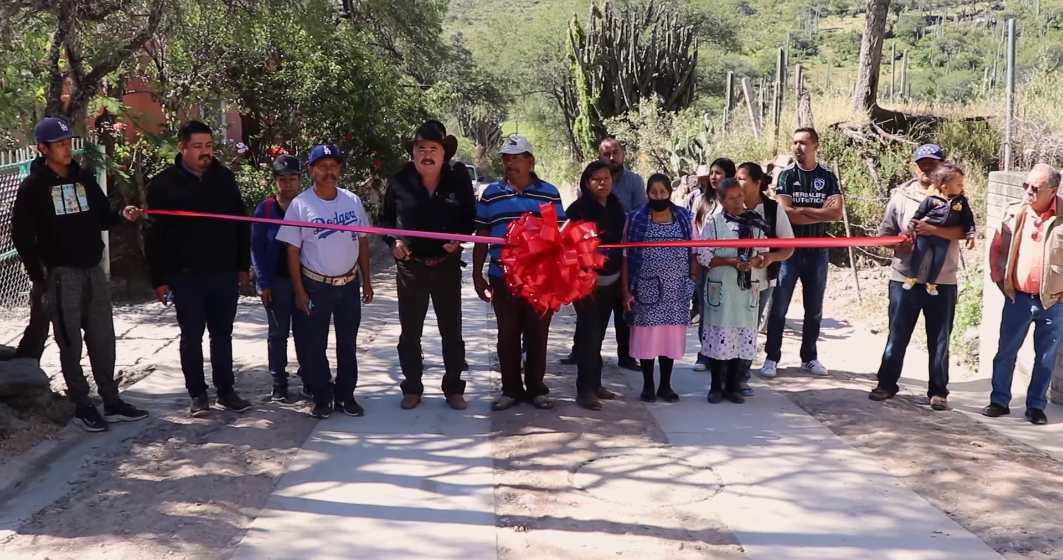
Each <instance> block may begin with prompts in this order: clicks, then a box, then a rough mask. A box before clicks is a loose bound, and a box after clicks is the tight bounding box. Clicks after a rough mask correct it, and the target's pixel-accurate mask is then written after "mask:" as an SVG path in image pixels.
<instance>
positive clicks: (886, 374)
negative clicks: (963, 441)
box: [878, 281, 959, 397]
mask: <svg viewBox="0 0 1063 560" xmlns="http://www.w3.org/2000/svg"><path fill="white" fill-rule="evenodd" d="M958 293H959V290H958V289H957V287H956V285H955V284H947V285H943V286H938V295H936V296H932V295H930V294H928V293H927V292H926V284H916V285H915V286H912V289H911V290H905V289H904V284H903V283H901V282H897V281H890V307H889V319H890V325H889V328H890V334H889V338H887V339H886V349H885V350H884V351H883V352H882V364H881V365H879V368H878V388H879V389H885V390H886V391H889V392H891V393H896V392H897V391H899V390H900V387H899V386H898V385H897V383H898V382H899V381H900V379H901V370H902V369H903V368H904V354H905V352H907V351H908V343H909V342H911V340H912V332H914V331H915V323H916V321H918V320H919V314H920V313H922V314H923V318H924V319H926V345H927V353H928V354H929V355H930V364H929V370H930V385H929V389H928V390H927V396H928V397H947V396H949V389H948V385H949V337H950V336H952V320H953V318H954V317H955V315H956V298H957V294H958Z"/></svg>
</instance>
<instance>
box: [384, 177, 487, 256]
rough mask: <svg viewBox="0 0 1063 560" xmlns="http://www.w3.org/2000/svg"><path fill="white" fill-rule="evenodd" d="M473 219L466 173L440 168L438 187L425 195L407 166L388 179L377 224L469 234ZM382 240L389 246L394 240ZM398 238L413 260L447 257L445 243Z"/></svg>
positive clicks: (472, 197) (472, 200) (473, 195)
mask: <svg viewBox="0 0 1063 560" xmlns="http://www.w3.org/2000/svg"><path fill="white" fill-rule="evenodd" d="M475 220H476V193H475V192H474V191H473V188H472V181H471V180H470V179H469V175H468V174H467V173H465V174H462V173H457V172H455V171H454V169H453V168H451V166H450V165H443V169H442V171H441V174H440V176H439V185H438V186H436V189H435V192H433V193H432V194H431V195H429V194H428V189H426V188H425V186H424V184H423V183H422V182H421V175H420V174H418V173H417V169H416V168H415V167H414V165H413V164H412V163H409V164H407V165H406V166H404V167H403V168H402V171H399V173H398V174H396V175H395V176H394V177H392V179H391V183H390V184H389V185H388V190H387V192H386V193H384V202H383V204H381V206H380V215H379V216H378V219H377V224H378V225H379V226H380V227H384V228H396V229H407V230H415V231H429V232H436V233H456V234H471V233H472V232H473V230H474V221H475ZM383 239H384V242H385V243H387V244H388V246H389V247H390V246H391V245H392V244H394V242H395V239H396V238H395V237H392V236H384V237H383ZM399 239H401V240H402V242H403V243H404V244H405V245H406V247H407V248H408V249H409V250H410V252H411V253H413V256H414V257H418V258H425V259H432V258H438V257H443V256H446V255H447V251H446V249H444V248H443V245H446V243H447V242H446V241H443V240H438V239H426V238H423V237H412V236H402V237H400V238H399Z"/></svg>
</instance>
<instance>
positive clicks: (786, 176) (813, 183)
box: [775, 163, 842, 237]
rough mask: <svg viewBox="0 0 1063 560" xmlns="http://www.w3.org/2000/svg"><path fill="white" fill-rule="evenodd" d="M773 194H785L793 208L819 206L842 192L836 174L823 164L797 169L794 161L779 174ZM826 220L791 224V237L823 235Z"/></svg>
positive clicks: (797, 166) (826, 224) (825, 232)
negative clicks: (792, 233)
mask: <svg viewBox="0 0 1063 560" xmlns="http://www.w3.org/2000/svg"><path fill="white" fill-rule="evenodd" d="M775 194H776V195H783V196H788V197H790V199H791V200H792V201H793V205H794V207H795V208H823V204H824V203H826V202H827V199H828V198H830V197H832V196H834V195H836V194H842V191H841V188H839V187H838V177H837V176H836V175H835V174H834V172H833V171H831V170H830V169H829V168H827V166H825V165H823V164H821V163H818V164H816V166H815V167H814V168H812V169H801V167H800V166H799V165H797V164H796V163H794V164H792V165H790V167H787V168H786V169H784V170H783V172H782V173H780V174H779V180H778V183H777V185H776V187H775ZM829 227H830V224H829V223H826V222H821V223H818V224H805V225H798V224H793V228H794V237H826V236H827V228H829Z"/></svg>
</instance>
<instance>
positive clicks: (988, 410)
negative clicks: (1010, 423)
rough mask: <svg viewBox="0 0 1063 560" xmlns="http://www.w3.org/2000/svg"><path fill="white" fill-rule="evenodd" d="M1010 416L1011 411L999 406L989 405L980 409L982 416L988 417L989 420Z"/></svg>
mask: <svg viewBox="0 0 1063 560" xmlns="http://www.w3.org/2000/svg"><path fill="white" fill-rule="evenodd" d="M1009 414H1011V409H1010V408H1008V407H1006V406H1001V405H999V404H995V403H994V404H990V405H989V406H987V407H985V408H983V409H982V416H988V417H990V418H997V417H1000V416H1007V415H1009Z"/></svg>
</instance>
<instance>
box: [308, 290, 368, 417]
mask: <svg viewBox="0 0 1063 560" xmlns="http://www.w3.org/2000/svg"><path fill="white" fill-rule="evenodd" d="M359 281H360V280H359V279H357V278H356V279H355V280H354V281H352V282H351V283H350V284H346V285H343V286H332V285H329V284H325V283H323V282H318V281H316V280H311V279H309V278H307V277H306V276H303V288H304V289H306V293H307V295H309V296H310V302H311V303H312V304H313V307H312V308H311V309H310V314H309V315H307V314H306V313H303V312H302V311H301V310H299V309H296V310H295V311H294V313H293V315H292V322H293V326H294V327H295V333H296V335H295V344H296V346H297V347H299V359H300V360H302V362H301V364H300V365H301V370H302V373H303V381H304V382H305V383H306V384H307V385H309V386H310V392H311V393H313V395H314V402H315V403H319V404H320V403H331V402H332V401H337V402H341V403H345V402H349V401H350V400H351V399H353V398H354V389H355V388H356V387H357V386H358V327H359V326H360V325H361V322H362V290H361V288H360V287H359V284H358V282H359ZM330 322H332V323H333V324H334V325H335V327H336V383H335V386H333V383H332V372H331V370H330V369H329V361H328V356H327V355H326V350H327V349H328V331H329V323H330Z"/></svg>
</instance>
